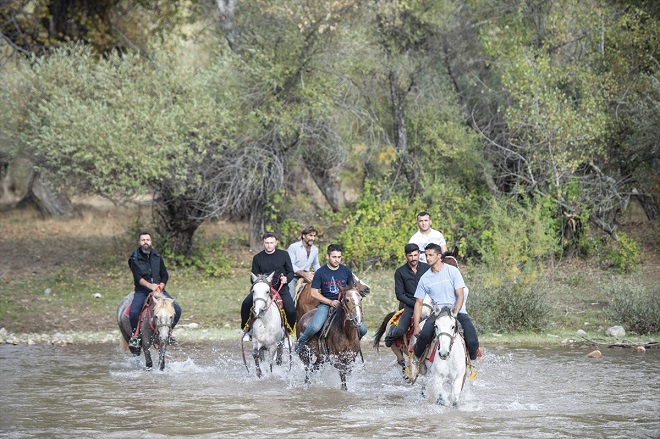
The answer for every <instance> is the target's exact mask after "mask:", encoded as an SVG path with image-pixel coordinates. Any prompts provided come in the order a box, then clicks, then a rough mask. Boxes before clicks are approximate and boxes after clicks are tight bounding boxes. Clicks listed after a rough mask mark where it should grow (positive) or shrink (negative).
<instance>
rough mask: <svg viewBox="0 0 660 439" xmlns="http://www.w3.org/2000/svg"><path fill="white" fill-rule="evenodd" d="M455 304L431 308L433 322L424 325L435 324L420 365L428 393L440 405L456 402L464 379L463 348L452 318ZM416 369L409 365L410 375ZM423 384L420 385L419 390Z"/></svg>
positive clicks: (465, 354)
mask: <svg viewBox="0 0 660 439" xmlns="http://www.w3.org/2000/svg"><path fill="white" fill-rule="evenodd" d="M457 313H458V310H456V307H454V308H451V309H450V308H449V307H443V308H441V307H440V306H438V305H435V306H434V307H433V315H434V316H435V320H434V321H427V322H426V324H434V325H435V338H434V339H433V340H431V344H430V346H431V348H430V349H429V351H428V354H427V355H426V356H425V357H424V360H421V359H420V361H423V362H424V366H425V367H426V370H427V376H428V381H429V382H430V386H429V387H430V389H431V392H429V396H430V397H431V399H434V400H435V402H436V403H438V404H440V405H454V406H455V405H458V399H459V397H460V395H461V390H463V384H465V379H466V378H467V375H468V374H467V370H468V369H467V358H468V357H467V349H466V347H465V342H464V341H463V336H462V335H461V334H460V332H459V323H458V320H457V319H456V314H457ZM417 370H418V369H416V368H415V367H413V368H412V371H411V373H412V374H413V377H411V379H412V380H414V379H415V378H416V377H415V376H414V374H415V373H416V372H417ZM423 388H424V386H423V387H422V391H424V390H423Z"/></svg>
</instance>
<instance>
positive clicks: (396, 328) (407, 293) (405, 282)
mask: <svg viewBox="0 0 660 439" xmlns="http://www.w3.org/2000/svg"><path fill="white" fill-rule="evenodd" d="M403 251H404V252H405V253H406V263H405V264H403V265H402V266H400V267H399V268H397V270H396V271H395V272H394V293H395V294H396V298H397V299H399V302H401V303H402V304H403V313H402V314H401V317H400V318H399V321H398V324H397V325H392V326H391V327H390V331H389V333H388V334H387V335H386V336H385V346H387V347H390V346H392V343H394V341H395V340H397V339H398V338H401V337H403V336H404V335H405V334H406V332H407V331H408V327H409V326H410V322H411V319H412V316H413V310H414V309H415V290H416V289H417V283H418V282H419V278H420V277H422V274H424V273H426V271H427V270H428V269H429V265H428V264H425V263H424V262H420V261H419V246H418V245H417V244H410V243H409V244H406V246H405V247H404V248H403Z"/></svg>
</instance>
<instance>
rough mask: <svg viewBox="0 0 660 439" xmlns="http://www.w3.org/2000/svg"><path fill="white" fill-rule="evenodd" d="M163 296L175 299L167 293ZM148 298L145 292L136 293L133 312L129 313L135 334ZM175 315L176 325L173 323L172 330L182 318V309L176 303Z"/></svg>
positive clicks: (132, 306) (132, 303)
mask: <svg viewBox="0 0 660 439" xmlns="http://www.w3.org/2000/svg"><path fill="white" fill-rule="evenodd" d="M163 294H164V295H165V297H169V298H170V299H173V297H172V296H170V295H169V294H168V293H167V292H166V291H163ZM148 296H149V294H148V293H145V292H144V291H136V292H135V294H133V302H131V310H130V311H129V312H128V319H129V321H130V322H131V328H132V329H133V334H135V329H136V328H137V325H138V322H139V320H140V311H142V307H143V306H144V302H145V301H146V300H147V297H148ZM174 313H175V314H174V323H172V329H174V327H175V326H176V322H178V321H179V318H180V317H181V307H180V306H179V304H178V303H176V302H174Z"/></svg>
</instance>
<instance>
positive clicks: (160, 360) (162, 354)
mask: <svg viewBox="0 0 660 439" xmlns="http://www.w3.org/2000/svg"><path fill="white" fill-rule="evenodd" d="M166 351H167V343H162V342H161V344H160V349H159V350H158V370H164V369H165V352H166Z"/></svg>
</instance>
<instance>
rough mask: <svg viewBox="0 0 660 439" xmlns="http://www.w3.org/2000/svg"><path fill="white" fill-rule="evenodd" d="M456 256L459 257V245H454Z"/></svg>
mask: <svg viewBox="0 0 660 439" xmlns="http://www.w3.org/2000/svg"><path fill="white" fill-rule="evenodd" d="M454 257H455V258H457V257H458V246H457V245H455V246H454Z"/></svg>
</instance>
